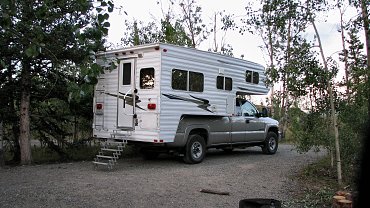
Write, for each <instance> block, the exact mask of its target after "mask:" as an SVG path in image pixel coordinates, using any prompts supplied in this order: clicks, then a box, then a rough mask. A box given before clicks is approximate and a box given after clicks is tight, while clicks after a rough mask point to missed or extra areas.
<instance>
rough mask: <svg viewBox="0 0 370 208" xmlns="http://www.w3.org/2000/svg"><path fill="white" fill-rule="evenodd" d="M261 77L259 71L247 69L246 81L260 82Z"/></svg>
mask: <svg viewBox="0 0 370 208" xmlns="http://www.w3.org/2000/svg"><path fill="white" fill-rule="evenodd" d="M259 79H260V75H259V74H258V72H253V71H249V70H247V71H245V81H246V82H250V83H254V84H258V83H259Z"/></svg>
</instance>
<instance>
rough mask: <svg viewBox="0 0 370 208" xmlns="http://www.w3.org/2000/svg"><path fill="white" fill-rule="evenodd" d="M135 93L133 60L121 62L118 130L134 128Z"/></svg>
mask: <svg viewBox="0 0 370 208" xmlns="http://www.w3.org/2000/svg"><path fill="white" fill-rule="evenodd" d="M135 93H136V92H135V59H125V60H121V61H120V64H119V73H118V96H117V108H118V110H117V127H118V128H122V129H127V130H132V129H133V128H134V114H135V104H136V96H135Z"/></svg>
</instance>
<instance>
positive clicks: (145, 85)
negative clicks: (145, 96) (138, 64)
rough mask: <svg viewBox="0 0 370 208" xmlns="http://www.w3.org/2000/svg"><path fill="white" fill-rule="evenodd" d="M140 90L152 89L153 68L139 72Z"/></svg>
mask: <svg viewBox="0 0 370 208" xmlns="http://www.w3.org/2000/svg"><path fill="white" fill-rule="evenodd" d="M140 88H141V89H153V88H154V68H143V69H141V70H140Z"/></svg>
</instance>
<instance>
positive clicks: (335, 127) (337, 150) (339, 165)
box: [311, 20, 342, 185]
mask: <svg viewBox="0 0 370 208" xmlns="http://www.w3.org/2000/svg"><path fill="white" fill-rule="evenodd" d="M311 23H312V26H313V28H314V30H315V34H316V37H317V40H318V42H319V48H320V54H321V58H322V61H323V63H324V67H325V70H326V71H329V69H328V64H327V62H326V59H325V55H324V50H323V48H322V44H321V39H320V35H319V32H318V31H317V28H316V25H315V21H314V20H311ZM327 82H328V83H327V84H328V91H329V100H330V110H331V118H332V122H333V131H334V139H335V156H336V161H337V174H338V175H337V177H338V184H339V185H342V162H341V160H340V148H339V147H340V146H339V132H338V125H337V116H336V113H335V107H334V96H333V89H332V84H331V80H330V79H328V81H327Z"/></svg>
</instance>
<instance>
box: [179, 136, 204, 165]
mask: <svg viewBox="0 0 370 208" xmlns="http://www.w3.org/2000/svg"><path fill="white" fill-rule="evenodd" d="M205 154H206V143H205V141H204V138H203V137H202V136H200V135H198V134H193V135H190V136H189V140H188V142H187V144H186V147H185V156H184V162H185V163H189V164H196V163H200V162H202V161H203V159H204V156H205Z"/></svg>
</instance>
